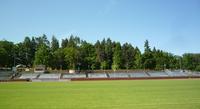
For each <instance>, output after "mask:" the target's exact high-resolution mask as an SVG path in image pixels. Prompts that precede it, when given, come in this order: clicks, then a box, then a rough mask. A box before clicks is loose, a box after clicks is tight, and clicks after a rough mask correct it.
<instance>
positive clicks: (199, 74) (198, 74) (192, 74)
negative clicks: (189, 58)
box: [191, 72, 200, 76]
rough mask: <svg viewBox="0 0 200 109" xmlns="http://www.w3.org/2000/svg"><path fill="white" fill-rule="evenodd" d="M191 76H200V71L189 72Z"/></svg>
mask: <svg viewBox="0 0 200 109" xmlns="http://www.w3.org/2000/svg"><path fill="white" fill-rule="evenodd" d="M191 76H200V72H191Z"/></svg>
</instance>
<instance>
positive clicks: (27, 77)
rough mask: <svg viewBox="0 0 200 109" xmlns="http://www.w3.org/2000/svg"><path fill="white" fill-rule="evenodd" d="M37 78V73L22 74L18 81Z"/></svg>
mask: <svg viewBox="0 0 200 109" xmlns="http://www.w3.org/2000/svg"><path fill="white" fill-rule="evenodd" d="M38 76H39V74H38V73H22V74H21V76H20V77H19V79H36V78H37V77H38Z"/></svg>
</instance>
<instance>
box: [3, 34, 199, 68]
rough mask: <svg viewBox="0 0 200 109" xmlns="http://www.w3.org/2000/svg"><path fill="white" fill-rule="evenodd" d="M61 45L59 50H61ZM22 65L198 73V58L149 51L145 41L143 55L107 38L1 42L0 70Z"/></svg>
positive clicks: (131, 46) (41, 37)
mask: <svg viewBox="0 0 200 109" xmlns="http://www.w3.org/2000/svg"><path fill="white" fill-rule="evenodd" d="M60 45H61V46H60ZM17 64H23V65H25V66H27V67H33V66H34V65H40V64H43V65H46V66H47V67H50V68H52V69H78V70H88V69H89V70H95V69H102V70H103V69H113V70H118V69H152V70H163V69H180V68H182V69H189V70H200V54H184V55H183V56H175V55H173V54H171V53H168V52H164V51H162V50H159V49H156V48H155V47H154V48H153V49H151V48H150V46H149V42H148V40H146V41H145V43H144V52H143V53H141V51H140V50H139V49H138V47H137V46H133V45H131V44H130V43H124V44H121V43H120V42H115V41H112V40H111V39H110V38H107V39H103V40H101V41H99V40H97V41H96V43H95V44H92V43H88V42H87V41H85V40H81V39H80V38H79V37H77V36H73V35H71V36H70V37H69V38H65V39H62V41H61V44H59V41H58V39H56V37H55V36H52V39H51V41H49V40H48V39H47V36H46V35H42V36H39V37H25V39H24V41H23V42H20V43H17V44H14V43H13V42H10V41H6V40H2V41H0V67H12V66H16V65H17Z"/></svg>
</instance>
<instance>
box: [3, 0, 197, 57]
mask: <svg viewBox="0 0 200 109" xmlns="http://www.w3.org/2000/svg"><path fill="white" fill-rule="evenodd" d="M42 34H46V35H47V36H48V38H49V39H51V36H52V35H55V36H56V37H57V38H58V39H59V40H61V39H62V38H66V37H69V35H70V34H74V35H77V36H79V37H81V39H84V40H87V41H89V42H91V43H94V42H95V41H96V40H102V39H103V38H104V37H105V38H107V37H110V38H111V39H112V40H114V41H120V42H121V43H124V42H129V43H131V44H133V45H134V46H138V47H139V48H140V49H141V50H143V45H144V41H145V40H146V39H148V40H149V42H150V46H151V47H153V46H155V47H156V48H159V49H162V50H165V51H168V52H171V53H173V54H176V55H182V54H183V53H185V52H192V53H200V0H0V40H2V39H6V40H10V41H13V42H15V43H17V42H20V41H23V39H24V37H25V36H40V35H42Z"/></svg>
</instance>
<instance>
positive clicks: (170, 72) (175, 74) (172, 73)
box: [166, 70, 189, 77]
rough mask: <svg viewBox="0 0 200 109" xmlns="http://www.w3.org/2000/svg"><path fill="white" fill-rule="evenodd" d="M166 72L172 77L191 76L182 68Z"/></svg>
mask: <svg viewBox="0 0 200 109" xmlns="http://www.w3.org/2000/svg"><path fill="white" fill-rule="evenodd" d="M166 73H167V74H168V75H169V76H171V77H179V76H189V75H188V74H186V73H184V72H182V71H180V70H175V71H169V70H168V71H166Z"/></svg>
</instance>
